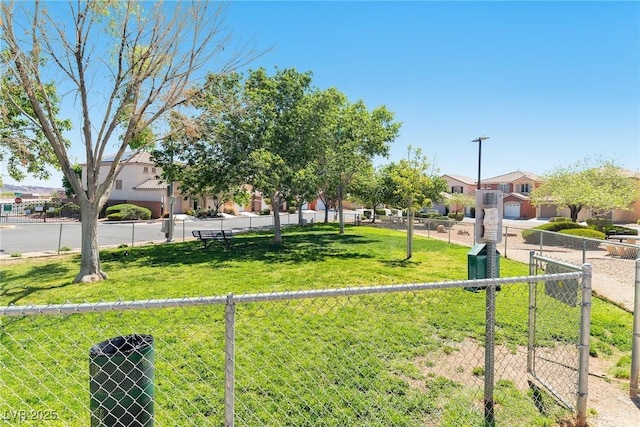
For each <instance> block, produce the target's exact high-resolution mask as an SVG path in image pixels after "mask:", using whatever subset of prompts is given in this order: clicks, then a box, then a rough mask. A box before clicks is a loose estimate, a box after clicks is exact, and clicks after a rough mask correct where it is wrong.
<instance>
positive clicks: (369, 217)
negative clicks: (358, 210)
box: [362, 210, 371, 219]
mask: <svg viewBox="0 0 640 427" xmlns="http://www.w3.org/2000/svg"><path fill="white" fill-rule="evenodd" d="M362 216H363V217H364V218H365V219H371V211H370V210H366V211H362Z"/></svg>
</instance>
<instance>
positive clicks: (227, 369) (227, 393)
mask: <svg viewBox="0 0 640 427" xmlns="http://www.w3.org/2000/svg"><path fill="white" fill-rule="evenodd" d="M235 313H236V304H235V302H234V301H233V294H229V295H227V304H226V306H225V310H224V317H225V322H224V325H225V334H224V336H225V340H224V356H225V357H224V420H225V426H226V427H233V419H234V382H235V345H236V329H235Z"/></svg>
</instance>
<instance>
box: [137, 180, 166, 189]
mask: <svg viewBox="0 0 640 427" xmlns="http://www.w3.org/2000/svg"><path fill="white" fill-rule="evenodd" d="M167 185H168V184H167V183H166V182H164V181H161V180H159V179H148V180H146V181H145V182H143V183H142V184H140V185H136V186H135V187H133V189H134V190H166V189H167Z"/></svg>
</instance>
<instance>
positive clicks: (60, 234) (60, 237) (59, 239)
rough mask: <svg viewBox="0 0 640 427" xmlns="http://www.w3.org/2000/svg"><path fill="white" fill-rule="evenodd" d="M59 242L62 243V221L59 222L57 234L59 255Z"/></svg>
mask: <svg viewBox="0 0 640 427" xmlns="http://www.w3.org/2000/svg"><path fill="white" fill-rule="evenodd" d="M61 244H62V223H60V233H59V234H58V255H60V245H61Z"/></svg>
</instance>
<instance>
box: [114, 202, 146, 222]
mask: <svg viewBox="0 0 640 427" xmlns="http://www.w3.org/2000/svg"><path fill="white" fill-rule="evenodd" d="M120 216H121V217H122V219H124V220H136V219H144V220H146V219H149V218H151V210H150V209H147V208H143V207H141V206H135V205H130V206H127V207H126V208H124V209H122V210H121V211H120ZM107 217H108V216H107Z"/></svg>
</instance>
